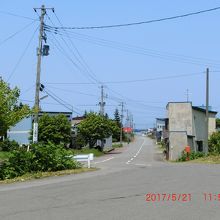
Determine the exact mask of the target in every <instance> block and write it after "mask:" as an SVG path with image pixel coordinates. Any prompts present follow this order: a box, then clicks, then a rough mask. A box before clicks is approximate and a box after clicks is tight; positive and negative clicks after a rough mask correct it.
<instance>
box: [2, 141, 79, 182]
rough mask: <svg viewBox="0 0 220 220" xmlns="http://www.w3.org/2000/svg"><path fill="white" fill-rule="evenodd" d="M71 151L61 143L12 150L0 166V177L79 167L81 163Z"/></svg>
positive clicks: (8, 177) (9, 177)
mask: <svg viewBox="0 0 220 220" xmlns="http://www.w3.org/2000/svg"><path fill="white" fill-rule="evenodd" d="M70 154H71V152H70V151H67V150H66V149H65V148H64V147H63V146H62V145H58V146H56V145H54V144H52V143H49V144H47V145H43V144H38V145H32V146H31V148H30V151H29V152H27V151H25V150H22V149H20V150H15V151H12V152H11V154H10V156H9V159H8V160H7V161H4V162H3V164H2V165H1V168H0V179H2V180H4V179H11V178H14V177H17V176H21V175H23V174H25V173H28V172H38V171H59V170H65V169H76V168H80V167H81V164H80V163H78V162H76V161H74V160H73V159H72V158H71V157H70Z"/></svg>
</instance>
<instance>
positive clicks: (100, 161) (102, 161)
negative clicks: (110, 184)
mask: <svg viewBox="0 0 220 220" xmlns="http://www.w3.org/2000/svg"><path fill="white" fill-rule="evenodd" d="M112 159H114V157H110V158H108V159H106V160H102V161H97V162H94V164H97V163H104V162H106V161H109V160H112Z"/></svg>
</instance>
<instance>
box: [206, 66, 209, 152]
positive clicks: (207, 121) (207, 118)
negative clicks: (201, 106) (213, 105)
mask: <svg viewBox="0 0 220 220" xmlns="http://www.w3.org/2000/svg"><path fill="white" fill-rule="evenodd" d="M208 139H209V68H207V69H206V140H205V152H206V153H208Z"/></svg>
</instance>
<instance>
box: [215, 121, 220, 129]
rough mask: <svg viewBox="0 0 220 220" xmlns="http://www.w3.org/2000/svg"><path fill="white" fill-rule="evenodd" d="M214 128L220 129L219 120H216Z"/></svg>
mask: <svg viewBox="0 0 220 220" xmlns="http://www.w3.org/2000/svg"><path fill="white" fill-rule="evenodd" d="M216 128H217V129H219V128H220V118H216Z"/></svg>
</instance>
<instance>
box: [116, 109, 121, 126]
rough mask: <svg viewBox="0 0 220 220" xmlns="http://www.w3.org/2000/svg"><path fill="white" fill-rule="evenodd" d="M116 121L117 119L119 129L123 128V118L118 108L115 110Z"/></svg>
mask: <svg viewBox="0 0 220 220" xmlns="http://www.w3.org/2000/svg"><path fill="white" fill-rule="evenodd" d="M114 119H115V121H116V123H117V125H118V127H121V118H120V115H119V111H118V109H117V108H116V109H115V112H114Z"/></svg>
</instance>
